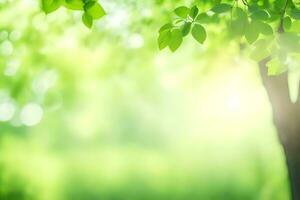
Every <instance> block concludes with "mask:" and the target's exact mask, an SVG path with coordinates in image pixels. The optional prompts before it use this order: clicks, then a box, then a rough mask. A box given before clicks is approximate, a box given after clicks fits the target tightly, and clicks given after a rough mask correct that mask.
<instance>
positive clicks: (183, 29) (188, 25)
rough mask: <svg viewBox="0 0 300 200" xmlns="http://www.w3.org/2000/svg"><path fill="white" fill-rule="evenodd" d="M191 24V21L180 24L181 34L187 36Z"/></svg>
mask: <svg viewBox="0 0 300 200" xmlns="http://www.w3.org/2000/svg"><path fill="white" fill-rule="evenodd" d="M191 26H192V23H191V22H186V23H185V24H184V25H183V26H182V29H181V32H182V36H183V37H184V36H187V35H188V34H189V33H190V30H191Z"/></svg>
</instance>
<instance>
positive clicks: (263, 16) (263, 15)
mask: <svg viewBox="0 0 300 200" xmlns="http://www.w3.org/2000/svg"><path fill="white" fill-rule="evenodd" d="M250 17H251V18H252V19H253V20H263V21H265V20H268V19H269V18H270V14H269V13H268V12H267V11H266V10H257V11H255V12H253V13H252V14H251V16H250Z"/></svg>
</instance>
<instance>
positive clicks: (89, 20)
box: [82, 13, 93, 28]
mask: <svg viewBox="0 0 300 200" xmlns="http://www.w3.org/2000/svg"><path fill="white" fill-rule="evenodd" d="M82 22H83V23H84V25H85V26H86V27H88V28H92V26H93V17H91V16H90V15H89V14H87V13H83V15H82Z"/></svg>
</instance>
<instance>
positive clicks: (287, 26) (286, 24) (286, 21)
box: [283, 16, 292, 31]
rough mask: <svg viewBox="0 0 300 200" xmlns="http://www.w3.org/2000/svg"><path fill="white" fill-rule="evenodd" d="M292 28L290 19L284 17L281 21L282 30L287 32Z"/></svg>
mask: <svg viewBox="0 0 300 200" xmlns="http://www.w3.org/2000/svg"><path fill="white" fill-rule="evenodd" d="M291 27H292V20H291V18H290V17H288V16H286V17H285V18H284V19H283V28H284V30H286V31H287V30H289V29H290V28H291Z"/></svg>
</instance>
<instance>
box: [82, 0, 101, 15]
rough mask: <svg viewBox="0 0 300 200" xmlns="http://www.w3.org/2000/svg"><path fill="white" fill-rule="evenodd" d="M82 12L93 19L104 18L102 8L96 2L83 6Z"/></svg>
mask: <svg viewBox="0 0 300 200" xmlns="http://www.w3.org/2000/svg"><path fill="white" fill-rule="evenodd" d="M84 10H85V11H86V12H87V14H88V15H90V16H91V17H92V18H93V19H100V18H101V17H103V16H105V15H106V13H105V11H104V9H103V8H102V6H101V5H100V4H99V3H98V2H96V1H89V2H88V3H86V4H85V5H84Z"/></svg>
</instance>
